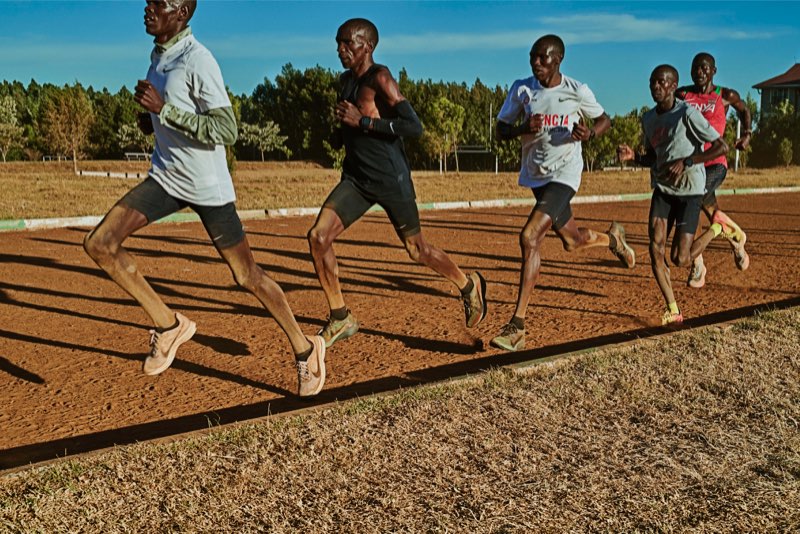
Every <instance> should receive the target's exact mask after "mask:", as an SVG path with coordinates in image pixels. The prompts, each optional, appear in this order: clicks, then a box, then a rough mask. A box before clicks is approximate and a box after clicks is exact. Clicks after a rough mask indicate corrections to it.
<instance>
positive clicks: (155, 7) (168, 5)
mask: <svg viewBox="0 0 800 534" xmlns="http://www.w3.org/2000/svg"><path fill="white" fill-rule="evenodd" d="M196 8H197V0H147V5H146V6H145V8H144V27H145V31H146V32H147V33H148V34H150V35H152V36H153V37H155V38H156V40H157V41H158V42H166V41H168V40H170V39H171V38H172V37H174V36H175V35H177V34H178V33H180V32H181V31H183V30H184V29H185V28H186V26H188V25H189V20H191V18H192V15H194V10H195V9H196Z"/></svg>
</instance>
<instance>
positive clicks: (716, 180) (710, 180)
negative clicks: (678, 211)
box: [703, 163, 728, 208]
mask: <svg viewBox="0 0 800 534" xmlns="http://www.w3.org/2000/svg"><path fill="white" fill-rule="evenodd" d="M727 174H728V168H727V167H726V166H725V165H723V164H722V163H715V164H714V165H709V166H708V167H706V194H705V196H704V197H703V206H707V207H709V208H711V207H714V206H716V205H717V195H716V190H717V189H719V186H721V185H722V182H724V181H725V176H726V175H727Z"/></svg>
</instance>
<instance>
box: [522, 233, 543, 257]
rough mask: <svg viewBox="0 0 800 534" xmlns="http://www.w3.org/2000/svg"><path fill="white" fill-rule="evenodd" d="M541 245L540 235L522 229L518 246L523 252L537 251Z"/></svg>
mask: <svg viewBox="0 0 800 534" xmlns="http://www.w3.org/2000/svg"><path fill="white" fill-rule="evenodd" d="M541 244H542V235H541V234H540V233H539V232H537V231H535V230H534V229H532V228H523V229H522V232H520V234H519V246H520V247H521V248H522V250H523V251H525V252H529V251H534V250H538V249H539V247H540V246H541Z"/></svg>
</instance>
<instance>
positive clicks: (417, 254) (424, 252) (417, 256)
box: [405, 241, 430, 263]
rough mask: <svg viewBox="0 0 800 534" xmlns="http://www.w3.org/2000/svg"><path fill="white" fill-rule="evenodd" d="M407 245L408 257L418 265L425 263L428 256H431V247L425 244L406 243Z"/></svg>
mask: <svg viewBox="0 0 800 534" xmlns="http://www.w3.org/2000/svg"><path fill="white" fill-rule="evenodd" d="M405 245H406V252H408V257H409V258H411V259H412V260H413V261H415V262H416V263H424V262H425V260H426V259H427V258H428V256H430V247H429V246H428V244H427V243H425V242H422V243H420V242H417V241H406V242H405Z"/></svg>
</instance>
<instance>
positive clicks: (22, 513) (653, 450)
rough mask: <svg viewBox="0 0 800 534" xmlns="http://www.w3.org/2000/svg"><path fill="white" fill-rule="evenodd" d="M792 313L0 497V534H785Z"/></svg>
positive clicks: (788, 522)
mask: <svg viewBox="0 0 800 534" xmlns="http://www.w3.org/2000/svg"><path fill="white" fill-rule="evenodd" d="M798 332H800V310H798V309H792V310H787V311H780V312H770V313H766V314H763V315H761V316H758V317H755V318H751V319H746V320H743V321H741V322H738V323H736V324H732V325H721V326H714V327H707V328H704V329H701V330H695V331H691V332H682V333H678V334H676V335H673V336H669V337H666V338H661V339H653V340H648V341H644V342H641V343H638V344H636V345H632V346H628V347H627V348H610V349H606V350H603V351H599V352H595V353H592V354H588V355H581V356H573V357H570V358H569V359H566V360H561V361H559V362H557V363H554V364H546V365H542V366H538V367H534V368H530V369H527V370H522V371H519V372H512V371H507V370H496V371H493V372H490V373H488V374H486V375H482V376H478V377H473V378H471V379H468V380H465V381H459V382H454V383H450V384H446V385H438V386H427V387H421V388H419V389H413V390H408V391H405V392H401V393H399V394H394V395H390V396H384V397H380V398H374V399H367V400H362V401H358V402H350V403H344V404H341V405H337V406H334V407H332V408H329V409H325V410H320V411H317V412H311V413H308V414H305V415H303V416H295V417H291V418H282V419H277V420H269V421H266V422H263V423H260V424H247V425H242V426H239V427H235V428H231V429H225V430H219V429H217V430H213V431H209V432H208V433H207V434H205V435H202V436H196V437H192V438H189V439H184V440H179V441H175V442H173V443H168V444H140V445H137V446H132V447H125V448H119V449H115V450H111V451H109V452H105V453H102V454H99V455H94V456H90V457H86V458H83V459H77V460H72V461H66V462H61V463H59V464H56V465H53V466H49V467H44V468H38V469H33V470H29V471H26V472H22V473H19V474H16V475H11V476H8V477H5V478H3V479H0V530H3V531H7V532H77V531H80V532H178V531H192V532H220V531H226V532H228V531H230V532H233V531H236V532H254V531H269V532H297V531H305V532H568V531H569V532H574V531H587V530H589V531H603V532H642V531H644V532H649V531H661V532H672V531H702V532H797V531H798V529H800V432H798V421H800V381H798V376H800V336H798Z"/></svg>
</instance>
